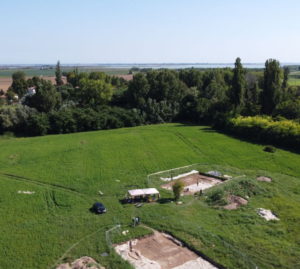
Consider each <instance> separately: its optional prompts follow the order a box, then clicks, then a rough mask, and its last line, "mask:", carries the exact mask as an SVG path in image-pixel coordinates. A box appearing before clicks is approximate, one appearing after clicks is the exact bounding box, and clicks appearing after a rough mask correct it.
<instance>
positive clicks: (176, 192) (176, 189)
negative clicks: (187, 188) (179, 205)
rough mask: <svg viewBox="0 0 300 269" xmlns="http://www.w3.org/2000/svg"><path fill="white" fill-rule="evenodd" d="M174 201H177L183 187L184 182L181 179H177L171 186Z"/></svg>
mask: <svg viewBox="0 0 300 269" xmlns="http://www.w3.org/2000/svg"><path fill="white" fill-rule="evenodd" d="M172 189H173V193H174V198H175V201H178V200H179V198H180V194H181V193H182V191H183V189H184V183H183V182H182V181H181V180H177V181H176V182H175V184H174V185H173V187H172Z"/></svg>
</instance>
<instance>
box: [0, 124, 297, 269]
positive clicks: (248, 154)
mask: <svg viewBox="0 0 300 269" xmlns="http://www.w3.org/2000/svg"><path fill="white" fill-rule="evenodd" d="M0 147H1V151H0V167H1V169H0V216H1V218H0V233H1V236H0V249H1V251H0V268H10V267H12V266H13V267H14V268H22V269H26V268H28V269H29V268H41V269H44V268H53V267H54V265H55V264H56V263H57V262H61V260H64V259H68V260H71V259H75V258H76V257H80V256H83V255H89V256H91V257H93V258H95V259H96V260H97V261H99V262H100V263H101V264H102V265H103V266H106V268H113V269H116V268H117V269H119V268H120V269H122V268H131V267H130V266H129V265H128V264H127V263H125V262H123V261H122V260H121V259H120V258H119V257H118V256H116V255H115V254H114V253H113V252H111V251H110V250H109V248H108V246H107V243H106V240H105V231H106V230H107V229H109V228H111V227H114V226H115V225H116V224H121V225H122V227H123V228H122V229H128V228H127V226H128V225H129V224H130V223H131V218H132V217H133V216H136V215H139V216H140V217H141V219H142V222H143V223H145V224H146V225H148V226H151V227H153V228H155V229H159V230H164V231H167V232H170V233H172V234H173V235H174V236H176V237H178V238H179V239H181V240H183V241H184V242H186V243H188V244H189V245H190V246H191V247H193V248H195V249H196V250H198V251H201V252H202V253H204V254H206V255H207V256H209V257H210V258H212V259H214V260H215V261H216V262H218V263H220V264H222V265H224V266H226V267H228V268H255V266H257V267H258V268H260V269H275V268H290V269H294V268H300V258H299V257H300V249H299V244H300V228H299V221H300V209H299V203H300V178H299V174H300V158H299V155H298V154H295V153H291V152H288V151H284V150H277V151H276V153H274V154H270V153H266V152H264V151H263V150H262V148H263V146H261V145H256V144H251V143H247V142H243V141H240V140H237V139H234V138H231V137H228V136H225V135H223V134H219V133H217V132H215V131H213V130H211V129H209V128H207V127H201V126H185V125H181V124H165V125H153V126H144V127H137V128H126V129H118V130H109V131H99V132H88V133H77V134H69V135H53V136H45V137H37V138H4V137H3V138H2V139H0ZM193 163H202V164H207V165H208V166H209V165H216V164H218V165H220V167H224V169H231V168H230V167H234V168H235V169H236V170H235V171H238V173H241V174H245V175H246V178H254V177H255V176H256V175H258V174H261V173H264V174H266V175H269V176H271V177H272V178H273V182H272V183H266V182H258V183H257V184H258V185H259V187H260V188H261V189H262V190H264V191H263V192H262V193H259V194H257V195H255V196H252V197H251V198H250V202H249V204H248V205H247V206H245V207H243V208H241V209H238V210H236V211H225V210H223V209H218V208H214V207H212V206H209V205H208V203H207V202H206V201H205V199H204V198H201V199H194V197H184V198H183V202H184V203H183V205H175V204H174V203H153V204H145V205H144V206H142V207H140V208H136V207H134V206H133V205H122V204H121V203H120V202H119V199H122V198H123V197H124V195H125V194H126V191H127V190H128V189H131V188H136V187H146V186H147V183H148V182H147V175H148V174H150V173H153V172H156V171H161V170H166V169H171V168H175V167H181V166H185V165H189V164H193ZM261 170H265V171H267V172H262V171H261ZM226 184H227V183H226ZM224 186H225V185H224ZM218 188H219V187H218ZM220 188H223V187H222V186H221V187H220ZM19 190H21V191H34V192H35V193H34V194H32V195H28V194H19V193H18V191H19ZM99 190H100V191H102V192H103V193H104V195H103V196H100V195H99V194H98V191H99ZM162 196H163V198H171V197H172V193H170V192H167V191H163V192H162ZM95 201H102V202H103V203H104V204H105V205H106V207H107V208H108V212H107V213H106V214H104V215H101V216H97V215H94V214H92V213H90V211H89V208H90V206H91V205H92V203H93V202H95ZM258 207H263V208H267V209H271V210H272V211H274V212H275V213H276V214H277V215H278V216H279V218H280V221H279V222H267V221H265V220H264V219H262V218H260V217H259V216H258V215H257V214H256V212H255V210H256V208H258ZM146 233H148V231H147V230H145V229H142V228H139V229H130V233H129V234H130V236H131V237H135V236H140V235H143V234H146ZM115 240H117V241H123V240H125V238H122V236H120V235H118V234H117V235H116V239H115ZM103 252H108V253H109V255H108V256H101V253H103ZM60 258H62V259H61V260H60Z"/></svg>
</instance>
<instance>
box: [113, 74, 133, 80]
mask: <svg viewBox="0 0 300 269" xmlns="http://www.w3.org/2000/svg"><path fill="white" fill-rule="evenodd" d="M116 77H119V78H123V79H125V80H126V81H130V80H132V79H133V75H131V74H128V75H116Z"/></svg>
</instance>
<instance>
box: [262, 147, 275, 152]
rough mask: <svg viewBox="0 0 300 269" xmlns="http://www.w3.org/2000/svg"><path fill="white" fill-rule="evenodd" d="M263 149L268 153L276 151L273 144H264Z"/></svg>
mask: <svg viewBox="0 0 300 269" xmlns="http://www.w3.org/2000/svg"><path fill="white" fill-rule="evenodd" d="M264 151H265V152H270V153H275V152H276V148H275V147H273V146H265V147H264Z"/></svg>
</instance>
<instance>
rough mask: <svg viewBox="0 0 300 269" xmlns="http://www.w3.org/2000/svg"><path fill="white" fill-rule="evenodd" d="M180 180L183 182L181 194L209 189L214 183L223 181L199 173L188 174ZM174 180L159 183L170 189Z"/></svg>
mask: <svg viewBox="0 0 300 269" xmlns="http://www.w3.org/2000/svg"><path fill="white" fill-rule="evenodd" d="M180 181H182V182H183V184H184V190H183V195H191V194H194V193H196V192H199V191H201V190H202V191H203V190H206V189H209V188H211V187H213V186H215V185H218V184H221V183H222V182H223V181H222V180H219V179H216V178H213V177H209V176H204V175H199V173H193V174H189V175H187V176H184V177H181V178H180ZM175 182H176V181H175V180H174V181H171V182H169V183H166V184H163V185H161V187H162V188H163V189H166V190H172V186H173V185H174V184H175Z"/></svg>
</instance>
